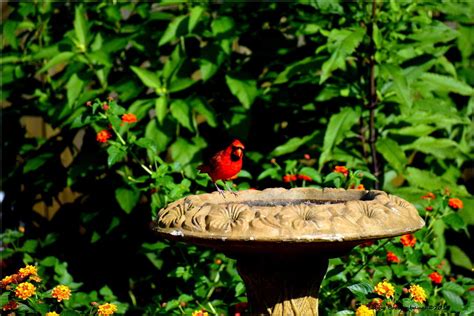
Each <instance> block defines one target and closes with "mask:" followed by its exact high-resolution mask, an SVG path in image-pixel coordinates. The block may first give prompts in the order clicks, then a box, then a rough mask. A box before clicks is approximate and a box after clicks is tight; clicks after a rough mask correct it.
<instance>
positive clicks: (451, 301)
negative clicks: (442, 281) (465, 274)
mask: <svg viewBox="0 0 474 316" xmlns="http://www.w3.org/2000/svg"><path fill="white" fill-rule="evenodd" d="M441 293H442V294H443V297H444V299H445V300H446V302H447V303H448V305H449V306H450V307H451V309H450V311H451V312H460V311H461V310H462V309H463V307H464V303H463V301H462V299H461V298H460V297H459V295H457V294H456V293H454V292H451V291H448V290H441Z"/></svg>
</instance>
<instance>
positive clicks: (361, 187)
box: [356, 184, 365, 190]
mask: <svg viewBox="0 0 474 316" xmlns="http://www.w3.org/2000/svg"><path fill="white" fill-rule="evenodd" d="M356 189H357V190H365V187H364V185H363V184H359V185H358V186H357V188H356Z"/></svg>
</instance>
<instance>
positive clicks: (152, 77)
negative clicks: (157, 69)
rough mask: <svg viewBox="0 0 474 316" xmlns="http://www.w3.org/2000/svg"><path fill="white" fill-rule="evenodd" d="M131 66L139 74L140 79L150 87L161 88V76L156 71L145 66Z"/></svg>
mask: <svg viewBox="0 0 474 316" xmlns="http://www.w3.org/2000/svg"><path fill="white" fill-rule="evenodd" d="M130 68H131V69H132V70H133V72H134V73H136V74H137V75H138V77H139V78H140V80H141V81H142V82H143V83H144V84H145V85H146V86H147V87H150V88H153V89H161V81H160V78H159V77H158V75H156V74H155V73H154V72H151V71H149V70H146V69H143V68H139V67H135V66H130Z"/></svg>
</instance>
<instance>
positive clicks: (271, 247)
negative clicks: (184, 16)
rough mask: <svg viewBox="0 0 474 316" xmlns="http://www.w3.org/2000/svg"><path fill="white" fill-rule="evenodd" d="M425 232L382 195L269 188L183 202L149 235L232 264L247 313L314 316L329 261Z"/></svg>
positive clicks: (408, 208)
mask: <svg viewBox="0 0 474 316" xmlns="http://www.w3.org/2000/svg"><path fill="white" fill-rule="evenodd" d="M424 224H425V223H424V221H423V220H422V219H421V217H420V216H419V215H418V211H417V210H416V209H415V208H414V207H413V206H412V205H411V204H410V203H408V202H407V201H405V200H403V199H401V198H399V197H397V196H394V195H390V194H387V193H385V192H383V191H376V190H371V191H361V190H344V189H323V190H320V189H314V188H296V189H291V190H286V189H283V188H274V189H266V190H264V191H257V190H247V191H239V192H238V195H237V196H234V195H232V194H226V198H223V197H222V196H221V195H219V194H218V193H217V192H215V193H212V194H201V195H192V196H188V197H186V198H183V199H180V200H178V201H176V202H174V203H171V204H170V205H168V207H166V208H165V209H162V210H160V212H159V213H158V217H157V219H156V221H155V230H156V231H157V232H158V233H159V234H160V235H161V236H163V237H165V238H167V239H172V240H178V241H184V242H188V243H193V244H196V245H200V246H204V247H210V248H214V249H216V250H218V251H222V252H224V253H225V254H226V255H227V256H229V257H231V258H235V259H236V260H237V268H238V271H239V274H240V275H241V277H242V279H243V280H244V282H245V285H246V289H247V297H248V301H249V306H250V310H251V313H252V314H267V315H282V316H283V315H318V293H319V287H320V284H321V281H322V280H323V278H324V274H325V273H326V270H327V266H328V260H329V258H331V257H337V256H342V255H344V254H347V252H348V251H350V250H351V249H352V248H353V247H354V246H356V245H358V244H361V243H363V242H365V241H368V240H374V239H380V238H387V237H394V236H399V235H402V234H407V233H411V232H414V231H416V230H419V229H420V228H422V227H423V226H424Z"/></svg>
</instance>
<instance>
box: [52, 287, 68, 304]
mask: <svg viewBox="0 0 474 316" xmlns="http://www.w3.org/2000/svg"><path fill="white" fill-rule="evenodd" d="M51 296H52V297H54V298H55V299H57V300H58V302H61V301H62V300H68V299H69V298H70V297H71V289H70V288H69V287H67V286H66V285H58V286H56V287H55V288H54V289H53V291H52V292H51Z"/></svg>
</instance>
